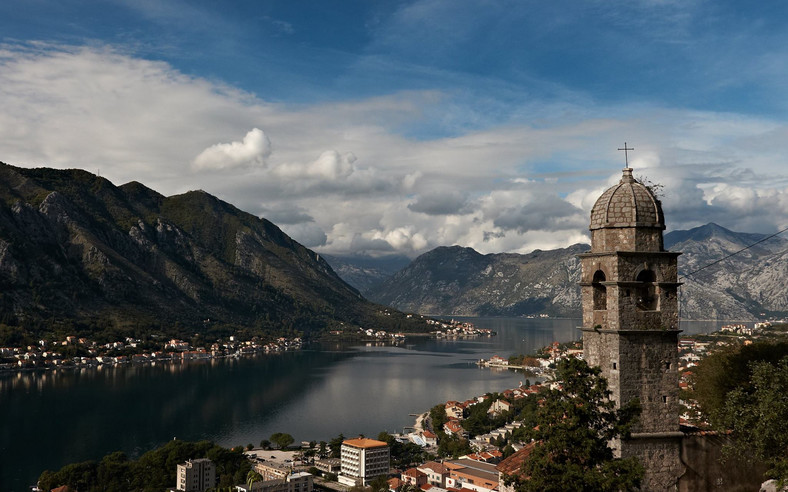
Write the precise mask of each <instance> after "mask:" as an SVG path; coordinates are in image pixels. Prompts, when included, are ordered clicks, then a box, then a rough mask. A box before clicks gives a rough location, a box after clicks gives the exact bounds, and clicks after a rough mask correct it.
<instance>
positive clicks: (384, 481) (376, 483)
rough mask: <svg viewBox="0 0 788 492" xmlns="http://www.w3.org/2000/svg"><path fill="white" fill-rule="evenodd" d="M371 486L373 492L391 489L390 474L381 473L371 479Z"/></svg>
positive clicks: (383, 491)
mask: <svg viewBox="0 0 788 492" xmlns="http://www.w3.org/2000/svg"><path fill="white" fill-rule="evenodd" d="M369 488H370V489H371V491H372V492H386V491H388V489H389V482H388V476H386V475H379V476H377V477H375V478H373V479H372V480H370V481H369Z"/></svg>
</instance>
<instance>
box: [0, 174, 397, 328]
mask: <svg viewBox="0 0 788 492" xmlns="http://www.w3.org/2000/svg"><path fill="white" fill-rule="evenodd" d="M0 199H1V200H2V202H1V203H0V287H2V289H1V290H0V324H3V325H10V326H24V327H27V328H31V329H35V328H36V327H37V329H48V330H52V329H56V327H57V326H59V325H63V326H66V327H73V326H77V327H81V328H83V329H86V330H88V331H90V327H91V326H92V327H101V328H102V329H106V328H107V327H108V326H109V327H111V328H113V329H117V330H120V331H123V330H131V329H135V328H140V327H144V326H149V325H156V326H161V327H168V326H173V325H175V326H181V327H182V329H183V330H184V331H188V332H190V333H194V332H195V331H196V332H200V331H205V330H210V329H211V328H212V327H215V326H217V325H221V326H227V327H231V328H233V329H255V330H257V332H284V333H310V332H314V331H321V330H324V329H327V328H328V327H331V326H338V325H339V324H340V323H345V324H347V325H365V324H368V323H370V324H371V323H375V324H377V325H378V326H381V325H383V326H385V325H389V324H399V323H400V321H401V320H404V319H405V318H404V315H402V314H401V313H389V314H385V313H382V311H384V309H383V308H382V307H381V306H376V305H373V304H372V303H370V302H368V301H366V300H364V299H363V298H362V296H361V295H360V294H359V292H358V291H357V290H356V289H354V288H352V287H350V286H349V285H347V284H346V283H345V282H344V281H342V280H341V279H340V278H339V277H338V276H337V275H336V274H335V273H334V271H333V270H332V269H331V267H330V266H329V265H328V263H326V262H325V260H323V259H322V258H320V256H319V255H317V254H316V253H314V252H313V251H310V250H309V249H307V248H305V247H303V246H301V245H300V244H298V243H297V242H296V241H294V240H293V239H291V238H290V237H288V236H287V235H286V234H284V233H283V232H282V231H281V230H280V229H279V228H278V227H277V226H276V225H274V224H273V223H271V222H269V221H267V220H265V219H260V218H258V217H255V216H253V215H251V214H248V213H246V212H243V211H241V210H238V209H237V208H235V207H233V206H232V205H230V204H228V203H226V202H223V201H221V200H219V199H218V198H216V197H214V196H212V195H210V194H208V193H206V192H204V191H190V192H188V193H184V194H182V195H176V196H171V197H165V196H163V195H161V194H159V193H157V192H155V191H153V190H151V189H149V188H147V187H145V186H144V185H142V184H140V183H137V182H131V183H127V184H125V185H123V186H115V185H113V184H112V183H111V182H109V181H108V180H106V179H104V178H101V177H98V176H95V175H93V174H90V173H88V172H85V171H81V170H54V169H46V168H39V169H23V168H16V167H13V166H10V165H7V164H2V163H0ZM53 327H55V328H53Z"/></svg>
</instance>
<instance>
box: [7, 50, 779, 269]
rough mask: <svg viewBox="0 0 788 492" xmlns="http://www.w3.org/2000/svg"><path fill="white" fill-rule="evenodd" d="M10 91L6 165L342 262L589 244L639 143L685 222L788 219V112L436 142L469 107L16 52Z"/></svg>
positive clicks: (626, 114)
mask: <svg viewBox="0 0 788 492" xmlns="http://www.w3.org/2000/svg"><path fill="white" fill-rule="evenodd" d="M0 88H1V89H0V107H2V108H3V111H0V160H2V161H4V162H7V163H9V164H12V165H23V166H50V167H58V168H66V167H79V168H84V169H87V170H89V171H93V172H95V171H97V170H99V169H100V171H101V174H102V175H103V176H105V177H107V178H108V179H110V180H112V181H113V182H115V183H116V184H122V183H125V182H127V181H130V180H137V181H140V182H143V183H145V184H146V185H148V186H150V187H151V188H154V189H156V190H157V191H160V192H161V193H164V194H174V193H179V192H183V191H186V190H189V189H204V190H206V191H208V192H210V193H212V194H215V195H217V196H219V197H220V198H222V199H224V200H226V201H228V202H230V203H233V204H234V205H236V206H238V207H239V208H241V209H243V210H246V211H249V212H250V213H253V214H257V215H262V216H264V217H267V218H270V219H271V220H272V221H273V222H275V223H278V224H280V225H282V226H283V227H284V229H285V231H286V232H288V233H289V234H292V235H293V236H294V237H295V238H296V240H298V241H301V242H303V243H304V244H307V245H309V246H311V247H315V248H317V249H318V250H319V251H321V252H326V253H339V254H348V253H354V252H375V253H376V254H378V253H379V254H383V253H386V252H401V253H406V254H409V255H411V256H413V255H417V254H420V253H423V252H424V251H425V250H428V249H431V248H434V247H436V246H440V245H451V244H459V245H462V246H470V247H473V248H475V249H477V250H479V251H480V252H483V253H492V252H503V251H518V252H526V251H529V250H531V249H533V248H541V249H549V248H552V247H559V246H568V245H570V244H572V243H574V242H579V241H583V240H587V239H586V238H587V226H588V224H587V222H588V219H589V218H588V214H589V211H590V209H591V206H592V205H593V203H594V201H595V200H596V198H597V197H598V196H599V195H600V194H601V193H602V191H604V189H605V188H606V187H607V186H610V185H612V184H613V183H615V182H617V181H618V180H619V179H620V176H621V173H620V169H621V168H622V167H623V166H624V162H623V160H624V159H623V156H622V155H619V154H620V153H619V152H617V151H616V150H615V149H617V148H618V147H621V146H622V144H623V140H624V139H626V140H627V142H628V143H629V145H630V146H632V147H635V151H633V152H632V153H631V154H630V158H631V161H630V162H631V164H632V165H633V166H635V168H636V169H635V174H636V175H638V176H646V177H647V178H648V179H650V180H652V181H654V182H658V183H661V184H663V185H664V190H665V197H664V200H663V202H664V207H665V211H666V219H667V222H668V227H669V228H670V229H676V228H687V227H692V226H695V225H699V224H703V223H706V222H709V221H715V222H717V223H719V224H721V225H723V226H726V227H731V228H735V229H738V230H742V231H753V232H772V231H774V230H776V229H777V227H780V226H784V225H785V224H784V223H785V221H786V219H785V217H786V216H788V172H786V170H785V165H784V156H785V155H788V138H786V136H788V124H786V122H784V121H779V120H774V119H767V118H756V117H751V116H746V115H741V114H727V113H712V112H697V111H682V110H676V109H664V108H655V107H651V106H644V105H629V106H623V107H603V106H598V105H593V104H589V105H588V106H582V107H581V106H577V105H573V104H571V103H566V104H564V105H563V106H562V108H561V110H560V111H556V106H555V105H554V104H543V105H540V103H539V102H538V101H534V102H532V103H530V105H529V106H528V107H524V108H521V110H520V113H521V114H523V115H531V116H530V117H525V116H523V117H522V119H521V120H520V121H512V122H509V123H507V124H506V125H502V124H499V125H497V126H490V125H485V126H484V127H483V128H480V129H478V130H473V131H465V132H461V133H458V134H456V135H452V136H434V137H430V136H429V134H418V132H415V131H414V130H413V129H414V128H420V125H423V124H424V120H423V118H424V115H425V114H439V113H440V112H441V111H442V110H443V109H444V108H449V109H448V110H454V109H456V107H455V106H453V105H452V104H453V102H452V100H451V96H450V95H447V94H439V93H436V92H435V91H424V92H403V93H396V94H391V95H389V96H384V97H375V98H369V99H363V98H358V99H356V100H352V101H343V102H332V103H322V104H313V105H300V106H297V107H288V106H285V105H281V104H271V103H268V102H266V101H265V100H263V99H261V98H260V97H256V96H254V95H251V94H248V93H244V92H242V91H238V90H235V89H233V88H232V87H227V86H223V85H221V84H217V83H214V82H209V81H207V80H204V79H199V78H195V77H189V76H186V75H184V74H182V73H179V72H178V71H176V70H174V69H173V68H172V67H171V66H169V65H167V64H166V63H162V62H153V61H149V60H143V59H139V58H135V57H133V56H129V55H126V54H123V53H120V52H118V51H114V50H112V49H109V48H87V47H80V48H74V47H53V46H32V47H25V48H19V47H5V49H4V50H3V51H2V53H0ZM461 116H462V114H461V113H456V114H454V116H453V117H457V118H460V117H461ZM529 118H530V119H529ZM250 129H252V130H250ZM260 129H265V131H264V132H263V131H262V130H260ZM410 132H414V133H417V135H416V136H409V134H410ZM622 136H623V137H622ZM217 142H219V143H217ZM327 149H328V150H327ZM195 156H197V157H195ZM764 210H768V211H769V213H765V212H764Z"/></svg>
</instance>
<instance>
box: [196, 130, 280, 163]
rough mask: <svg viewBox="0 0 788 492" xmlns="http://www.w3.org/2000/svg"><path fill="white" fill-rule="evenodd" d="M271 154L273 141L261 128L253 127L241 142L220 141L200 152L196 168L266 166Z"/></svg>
mask: <svg viewBox="0 0 788 492" xmlns="http://www.w3.org/2000/svg"><path fill="white" fill-rule="evenodd" d="M270 155H271V141H270V140H268V136H266V134H265V133H264V132H263V131H262V130H260V129H259V128H253V129H252V130H250V131H249V133H247V134H246V136H244V138H243V140H241V141H240V142H230V143H218V144H215V145H211V146H210V147H208V148H207V149H205V150H203V151H202V152H200V155H198V156H197V157H195V159H194V163H193V164H194V167H195V169H200V170H206V169H210V170H222V169H229V168H244V167H258V166H259V167H264V166H265V165H266V159H267V158H268V156H270Z"/></svg>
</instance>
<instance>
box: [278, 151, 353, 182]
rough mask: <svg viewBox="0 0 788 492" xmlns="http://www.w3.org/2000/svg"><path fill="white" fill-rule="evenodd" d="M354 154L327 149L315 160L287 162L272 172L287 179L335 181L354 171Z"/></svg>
mask: <svg viewBox="0 0 788 492" xmlns="http://www.w3.org/2000/svg"><path fill="white" fill-rule="evenodd" d="M354 162H356V156H355V155H353V153H352V152H347V153H345V154H340V153H339V152H337V151H336V150H327V151H325V152H323V153H322V154H320V157H318V158H317V160H314V161H312V162H309V163H306V164H299V163H287V164H282V165H280V166H278V167H277V168H275V169H274V171H273V172H274V174H275V175H277V176H280V177H282V178H287V179H300V178H310V179H321V180H327V181H336V180H338V179H343V178H347V177H348V176H350V175H351V174H353V173H354V172H355V171H356V168H355V167H354V166H353V163H354Z"/></svg>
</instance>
